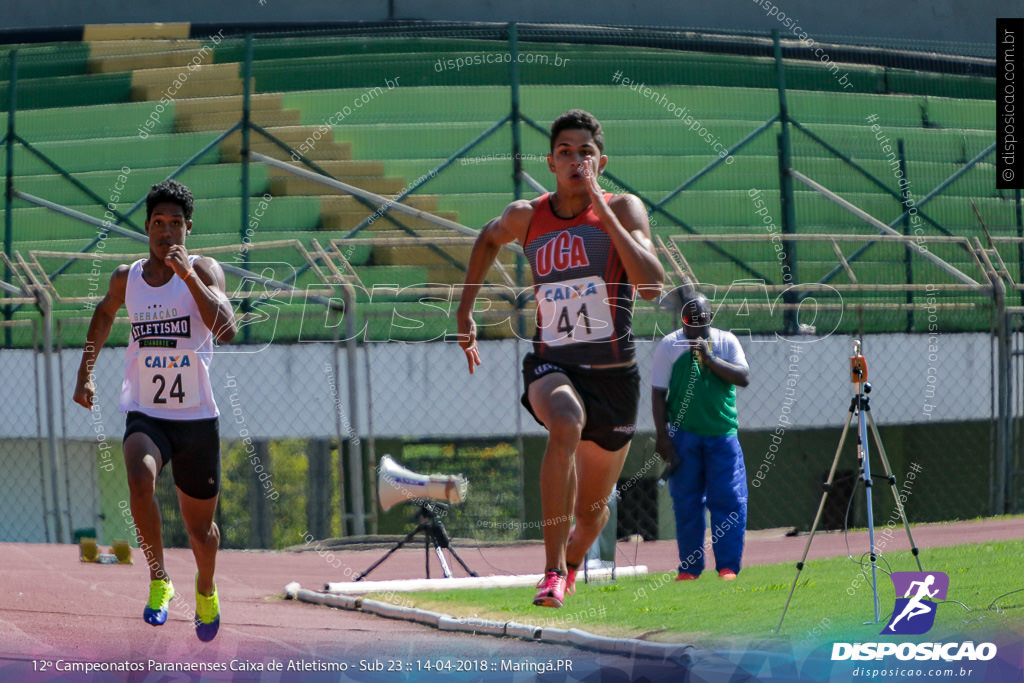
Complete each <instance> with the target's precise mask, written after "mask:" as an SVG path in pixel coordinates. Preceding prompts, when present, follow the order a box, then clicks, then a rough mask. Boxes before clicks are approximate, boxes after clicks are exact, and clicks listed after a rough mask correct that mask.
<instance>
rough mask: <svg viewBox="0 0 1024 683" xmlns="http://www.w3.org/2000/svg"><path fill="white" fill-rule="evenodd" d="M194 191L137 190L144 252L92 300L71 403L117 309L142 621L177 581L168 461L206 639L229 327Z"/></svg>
mask: <svg viewBox="0 0 1024 683" xmlns="http://www.w3.org/2000/svg"><path fill="white" fill-rule="evenodd" d="M192 206H193V199H192V193H191V192H190V191H189V189H188V188H187V187H185V186H184V185H182V184H181V183H179V182H177V181H174V180H167V181H164V182H162V183H160V184H159V185H154V186H153V189H152V190H151V191H150V193H149V195H148V196H147V197H146V234H147V235H148V236H149V258H144V259H139V260H138V261H136V262H135V263H133V264H131V265H130V266H127V265H121V266H118V267H117V269H116V270H115V271H114V274H113V275H112V276H111V277H110V289H109V291H108V292H107V294H106V295H105V296H104V297H103V299H102V301H100V302H99V304H98V305H97V306H96V310H95V311H94V313H93V316H92V321H91V322H90V323H89V331H88V334H87V336H86V342H85V349H84V350H83V352H82V363H81V365H80V366H79V368H78V383H77V385H76V386H75V402H76V403H79V404H80V405H82V406H85V407H86V408H89V409H90V410H91V409H92V403H93V400H94V396H95V391H96V387H95V385H94V384H93V368H94V367H95V365H96V357H97V356H98V355H99V351H100V348H102V346H103V344H104V343H105V342H106V341H107V337H108V336H109V335H110V329H111V327H112V326H113V324H114V318H115V317H116V315H117V312H118V310H119V309H120V308H121V305H122V304H124V305H126V307H127V308H128V315H129V317H130V319H131V336H130V339H129V344H128V352H127V357H126V359H125V370H124V382H123V383H122V385H121V402H120V403H121V411H122V412H125V413H127V419H126V423H125V435H124V443H123V449H124V461H125V466H126V468H127V471H128V488H129V491H130V505H131V511H132V517H133V518H134V520H135V526H136V528H137V531H138V538H139V547H140V548H141V549H142V551H143V553H144V554H145V557H146V564H147V565H148V566H149V575H150V588H149V600H148V601H147V602H146V607H145V608H144V609H143V619H144V620H145V621H146V622H147V623H149V624H152V625H153V626H160V625H161V624H163V623H164V622H165V621H167V607H168V605H169V604H170V602H171V599H172V598H173V597H174V586H173V584H172V583H171V579H170V577H169V576H167V572H166V571H165V568H164V552H163V541H162V539H161V536H160V508H159V507H158V506H157V502H156V498H155V495H154V492H155V488H156V478H157V475H159V474H160V470H161V469H163V466H164V465H165V464H167V463H171V467H172V470H173V473H174V484H175V486H176V487H177V489H178V503H179V505H180V507H181V517H182V520H183V522H184V524H185V529H186V530H187V531H188V537H189V543H190V544H191V546H192V553H193V555H195V558H196V568H197V570H198V571H197V572H196V581H195V585H196V614H195V618H194V623H195V629H196V635H197V636H198V637H199V639H200V640H202V641H209V640H212V639H213V637H214V636H216V635H217V629H218V628H219V626H220V603H219V600H218V597H217V587H216V585H215V584H214V580H213V574H214V569H215V567H216V561H217V547H218V546H219V545H220V531H219V529H218V528H217V525H216V524H215V523H214V521H213V515H214V511H215V510H216V508H217V494H218V493H219V491H220V437H219V434H218V425H217V417H218V415H219V414H220V413H219V411H218V409H217V404H216V403H215V402H214V400H213V390H212V388H211V386H210V374H209V366H210V360H211V357H212V355H213V342H214V340H216V341H218V342H221V343H224V342H229V341H231V339H232V338H233V337H234V336H235V332H236V331H237V329H238V328H237V326H236V324H235V317H234V314H233V313H232V310H231V304H230V302H229V301H228V298H227V296H226V294H225V293H224V290H225V283H224V271H223V270H221V267H220V264H219V263H217V261H215V260H213V259H211V258H207V257H200V256H190V255H189V253H188V251H187V250H186V249H185V238H186V237H187V236H188V234H189V232H190V231H191V230H192Z"/></svg>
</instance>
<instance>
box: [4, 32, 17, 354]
mask: <svg viewBox="0 0 1024 683" xmlns="http://www.w3.org/2000/svg"><path fill="white" fill-rule="evenodd" d="M17 110H18V51H17V50H11V75H10V77H9V80H8V83H7V136H6V137H5V138H4V140H5V141H6V142H7V148H6V152H7V186H6V191H5V194H4V198H5V200H6V205H5V206H4V254H6V255H7V263H6V264H5V265H4V282H10V281H11V265H10V263H11V254H12V249H13V244H14V141H15V137H16V135H15V127H14V115H15V114H16V113H17ZM13 315H14V310H13V309H12V308H11V305H10V304H7V305H6V306H4V320H10V319H11V317H12V316H13ZM4 346H6V347H8V348H10V346H11V328H10V327H6V328H4Z"/></svg>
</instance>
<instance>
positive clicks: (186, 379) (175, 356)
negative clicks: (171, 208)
mask: <svg viewBox="0 0 1024 683" xmlns="http://www.w3.org/2000/svg"><path fill="white" fill-rule="evenodd" d="M198 258H199V257H198V256H194V255H192V256H189V262H190V264H192V265H193V266H194V265H195V261H196V259H198ZM144 261H145V259H139V260H138V261H136V262H135V263H133V264H132V265H131V268H130V269H129V270H128V284H127V286H126V288H125V306H126V307H127V308H128V315H129V317H130V319H131V335H130V338H129V342H128V352H127V356H126V358H125V364H124V382H123V383H122V384H121V412H125V413H127V412H128V411H130V410H137V411H139V412H142V413H144V414H146V415H149V416H150V417H158V418H163V419H166V420H200V419H204V418H211V417H217V416H218V415H220V411H218V410H217V403H216V402H215V401H214V400H213V389H212V387H211V386H210V370H209V369H210V360H211V359H212V356H213V333H212V332H211V331H210V329H209V328H208V327H207V326H206V324H205V323H204V322H203V318H202V316H201V315H200V314H199V307H198V306H197V305H196V302H195V299H194V298H193V297H192V292H190V291H189V289H188V285H187V284H186V283H185V281H184V280H182V279H181V278H180V277H178V276H177V275H174V276H173V277H171V279H170V280H169V281H168V282H167V283H165V284H164V285H163V286H161V287H153V286H151V285H149V284H147V283H146V280H145V279H144V278H143V277H142V264H143V262H144Z"/></svg>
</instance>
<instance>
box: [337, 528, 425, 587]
mask: <svg viewBox="0 0 1024 683" xmlns="http://www.w3.org/2000/svg"><path fill="white" fill-rule="evenodd" d="M423 530H424V528H423V526H422V525H420V526H418V527H416V528H415V529H413V530H412V531H410V532H409V533H408V534H406V536H405V538H403V539H402V540H401V541H399V542H398V543H396V544H395V545H394V547H393V548H391V550H389V551H387V552H386V553H384V557H382V558H380V559H379V560H377V561H376V562H374V563H373V564H371V565H370V567H369V568H368V569H367V570H366V571H364V572H363V573H362V574H360V575H359V576H357V577H356V578H355V579H354V581H362V580H363V579H364V578H365V577H367V576H369V574H370V572H372V571H373V570H374V569H376V568H377V567H379V566H380V565H381V564H382V563H383V562H384V560H386V559H388V558H389V557H391V555H392V554H394V552H395V551H396V550H398V549H399V548H401V547H402V546H403V545H405V544H406V543H408V542H409V541H411V540H412V539H413V537H414V536H415V535H416V534H418V533H419V532H421V531H423ZM428 571H429V570H428ZM429 576H430V575H429V574H428V575H427V577H428V578H429Z"/></svg>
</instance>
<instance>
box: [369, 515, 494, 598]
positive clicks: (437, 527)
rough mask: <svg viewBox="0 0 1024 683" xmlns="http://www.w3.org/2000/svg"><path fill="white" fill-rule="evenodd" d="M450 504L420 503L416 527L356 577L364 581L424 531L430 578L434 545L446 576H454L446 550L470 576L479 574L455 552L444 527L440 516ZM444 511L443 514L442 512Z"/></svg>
mask: <svg viewBox="0 0 1024 683" xmlns="http://www.w3.org/2000/svg"><path fill="white" fill-rule="evenodd" d="M447 511H448V506H447V505H444V504H443V503H427V502H422V503H420V509H419V510H417V512H416V517H415V519H416V521H417V522H418V524H417V526H416V528H415V529H413V530H412V531H410V532H409V533H408V534H406V536H405V538H403V539H402V540H400V541H399V542H398V543H396V544H395V546H394V547H393V548H391V550H389V551H387V552H386V553H385V554H384V557H382V558H380V559H379V560H377V561H376V562H374V563H373V564H372V565H370V567H369V568H368V569H367V570H366V571H364V572H363V573H362V574H360V575H359V576H357V577H356V578H355V580H356V581H362V580H363V578H365V577H366V576H369V574H370V572H372V571H373V570H374V569H376V568H377V567H379V566H380V565H381V564H382V563H383V562H384V560H386V559H388V558H389V557H391V555H392V554H393V553H394V552H395V551H396V550H398V549H399V548H401V547H402V546H404V545H405V544H406V543H408V542H409V541H411V540H412V539H413V538H415V537H416V534H418V533H420V532H423V534H424V536H425V537H426V538H425V543H424V547H423V552H424V554H425V556H426V568H427V578H428V579H429V578H430V549H431V547H433V549H434V552H435V553H436V554H437V559H438V561H439V562H440V563H441V571H442V572H444V578H446V579H450V578H452V570H451V567H449V566H448V560H446V559H445V556H444V552H443V551H444V550H447V551H448V552H449V553H451V555H452V557H454V558H455V560H456V562H458V563H459V564H460V565H462V568H463V569H465V570H466V573H468V574H469V575H470V576H479V575H478V574H477V573H476V572H474V571H473V570H472V569H470V568H469V567H468V566H467V565H466V563H465V562H463V561H462V558H461V557H459V554H458V553H457V552H455V548H453V547H452V541H451V538H450V537H449V536H448V530H447V529H445V528H444V522H442V521H441V519H439V517H444V516H445V514H447ZM442 513H443V514H442Z"/></svg>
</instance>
